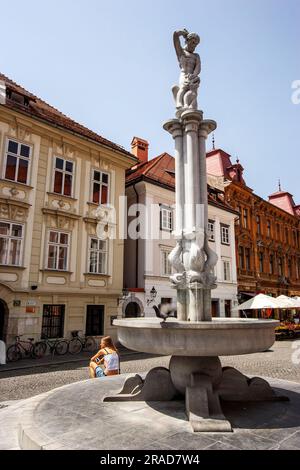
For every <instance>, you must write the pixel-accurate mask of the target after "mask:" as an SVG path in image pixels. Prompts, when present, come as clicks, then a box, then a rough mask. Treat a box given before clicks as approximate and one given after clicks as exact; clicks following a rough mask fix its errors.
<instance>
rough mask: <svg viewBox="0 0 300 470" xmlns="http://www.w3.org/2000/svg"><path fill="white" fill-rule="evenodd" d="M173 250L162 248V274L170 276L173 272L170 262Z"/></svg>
mask: <svg viewBox="0 0 300 470" xmlns="http://www.w3.org/2000/svg"><path fill="white" fill-rule="evenodd" d="M170 253H171V251H168V250H162V252H161V273H162V276H170V274H171V272H172V267H171V263H170V262H169V254H170Z"/></svg>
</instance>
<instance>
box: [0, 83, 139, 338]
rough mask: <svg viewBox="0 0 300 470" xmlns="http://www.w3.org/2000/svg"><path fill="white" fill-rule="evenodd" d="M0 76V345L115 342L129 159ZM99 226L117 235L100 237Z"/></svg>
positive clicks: (132, 158)
mask: <svg viewBox="0 0 300 470" xmlns="http://www.w3.org/2000/svg"><path fill="white" fill-rule="evenodd" d="M0 80H1V81H2V89H3V88H4V90H5V93H6V99H5V100H4V103H3V104H1V105H0V157H1V179H0V339H3V340H4V341H6V342H7V344H10V343H11V342H12V341H13V340H14V337H15V336H16V335H25V336H26V338H27V337H32V338H34V339H35V340H38V339H40V338H41V337H46V336H48V337H51V338H58V337H67V338H68V337H70V336H71V332H72V331H74V330H79V331H82V332H83V333H86V334H88V335H93V336H95V337H101V336H103V335H104V334H110V335H112V336H114V337H115V336H116V332H115V328H114V327H113V326H112V321H113V319H114V317H116V316H117V315H118V311H119V310H118V309H119V306H118V304H119V300H118V299H119V297H120V295H121V293H122V287H123V250H124V241H123V240H122V239H118V238H117V237H118V228H119V227H118V219H119V217H118V214H119V197H120V196H122V195H123V194H124V192H125V170H126V168H128V167H130V166H132V164H133V163H134V162H135V159H134V157H133V156H132V155H131V154H130V153H129V152H126V151H125V150H124V149H122V148H121V147H119V146H117V145H116V144H113V143H112V142H110V141H108V140H106V139H104V138H102V137H100V136H98V135H96V134H94V133H93V132H91V131H89V130H88V129H86V128H84V127H83V126H80V125H79V124H77V123H75V122H74V121H72V120H70V119H69V118H66V116H64V115H63V114H61V113H59V112H58V111H57V110H55V109H54V108H52V107H50V106H49V105H47V104H46V103H44V102H43V101H41V100H39V99H38V98H37V97H35V96H34V95H32V94H30V93H28V92H27V91H26V90H24V89H23V88H21V87H19V86H18V85H16V84H15V83H14V82H11V81H10V80H9V79H7V78H6V77H4V76H1V75H0ZM3 84H4V87H3ZM99 207H100V208H101V210H100V211H99ZM112 208H114V209H112ZM112 212H114V214H115V216H114V217H110V216H111V213H112ZM99 229H100V232H103V233H105V232H107V233H115V234H116V238H115V239H113V238H114V237H112V236H111V237H109V238H108V239H107V240H104V239H103V238H99V236H98V235H99Z"/></svg>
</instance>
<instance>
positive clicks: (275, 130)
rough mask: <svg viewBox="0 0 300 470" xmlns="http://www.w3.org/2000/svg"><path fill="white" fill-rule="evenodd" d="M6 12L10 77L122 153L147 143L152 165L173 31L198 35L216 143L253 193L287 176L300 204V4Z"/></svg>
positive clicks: (274, 0) (170, 1)
mask: <svg viewBox="0 0 300 470" xmlns="http://www.w3.org/2000/svg"><path fill="white" fill-rule="evenodd" d="M0 12H1V36H2V47H1V54H0V70H1V71H2V72H3V73H4V74H6V75H8V76H9V77H10V78H12V79H14V80H15V81H16V82H18V83H20V84H22V85H23V86H24V87H25V88H27V89H28V90H30V91H32V92H34V93H35V94H37V95H38V96H40V97H41V98H43V99H44V100H45V101H47V102H49V103H50V104H52V105H53V106H55V107H57V108H58V109H60V110H61V111H63V112H64V113H65V114H67V115H69V116H71V117H73V118H74V119H75V120H77V121H79V122H81V123H83V124H85V125H86V126H88V127H90V128H92V129H93V130H95V131H97V132H98V133H100V134H101V135H103V136H105V137H106V138H109V139H111V140H113V141H115V142H117V143H119V144H121V145H123V146H124V147H125V148H130V141H131V138H132V137H133V136H134V135H138V136H140V137H143V138H145V139H147V140H149V142H150V153H151V156H156V155H158V154H159V153H162V152H163V151H168V152H169V153H172V151H173V141H172V139H171V137H170V136H169V135H168V134H167V133H166V132H165V131H163V129H162V123H163V121H165V120H167V119H169V118H172V117H173V115H174V106H173V100H172V95H171V87H172V85H173V84H175V83H176V82H177V81H178V74H179V70H178V64H177V61H176V57H175V53H174V50H173V46H172V33H173V31H174V30H175V29H182V28H184V27H185V28H187V29H189V30H190V31H196V32H198V33H199V34H200V36H201V45H200V48H199V52H200V55H201V60H202V73H201V80H202V82H201V88H200V92H199V107H200V108H201V109H203V111H204V114H205V116H206V117H207V118H211V119H215V120H216V121H217V123H218V129H217V131H216V134H215V139H216V146H217V147H221V148H223V149H224V150H226V151H227V152H229V153H230V154H231V155H232V156H233V157H234V159H235V158H236V157H237V156H238V157H239V158H240V161H241V163H242V165H243V166H244V168H245V176H246V181H247V183H248V185H249V186H250V187H252V188H253V189H254V190H255V192H256V193H258V194H259V195H261V196H263V197H266V196H267V195H268V194H270V193H272V192H274V191H275V190H276V189H277V181H278V178H279V177H280V178H281V182H282V187H283V188H284V189H286V190H289V191H290V192H291V193H292V194H294V197H295V200H296V203H297V202H298V203H300V184H299V174H300V172H299V169H300V165H299V157H300V132H299V121H300V119H299V118H300V105H295V104H293V103H292V100H291V95H292V89H291V84H292V82H293V81H294V80H300V54H299V44H300V28H299V24H300V0H251V1H249V0H210V1H209V2H208V1H207V0H189V1H186V2H185V1H183V0H180V1H179V0H151V1H150V0H148V1H146V0H126V1H125V0H124V1H121V0H114V1H107V0H106V1H103V0H85V1H83V0H43V1H42V2H41V1H40V0H26V2H25V1H23V0H11V2H5V1H4V0H0ZM210 147H211V140H209V141H208V148H210Z"/></svg>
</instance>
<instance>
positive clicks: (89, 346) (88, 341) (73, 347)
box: [69, 330, 96, 354]
mask: <svg viewBox="0 0 300 470" xmlns="http://www.w3.org/2000/svg"><path fill="white" fill-rule="evenodd" d="M71 333H72V336H73V338H72V339H71V340H70V342H69V352H70V353H71V354H79V353H80V352H81V351H82V350H83V349H84V350H85V351H90V352H92V351H95V349H96V341H95V339H94V338H93V337H92V336H84V337H81V336H79V331H78V330H76V331H72V332H71Z"/></svg>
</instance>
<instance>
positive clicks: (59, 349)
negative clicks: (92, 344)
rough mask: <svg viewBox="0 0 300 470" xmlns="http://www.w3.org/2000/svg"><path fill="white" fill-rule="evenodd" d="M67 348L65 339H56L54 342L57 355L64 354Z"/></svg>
mask: <svg viewBox="0 0 300 470" xmlns="http://www.w3.org/2000/svg"><path fill="white" fill-rule="evenodd" d="M68 348H69V345H68V343H67V341H64V340H62V341H58V343H56V345H55V348H54V351H55V352H56V354H58V355H59V356H63V355H64V354H66V353H67V352H68Z"/></svg>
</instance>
